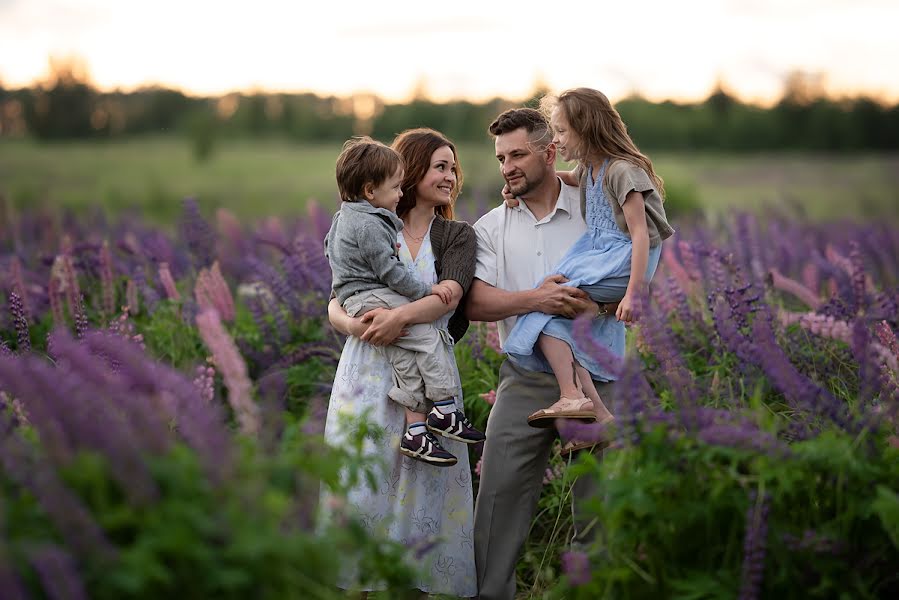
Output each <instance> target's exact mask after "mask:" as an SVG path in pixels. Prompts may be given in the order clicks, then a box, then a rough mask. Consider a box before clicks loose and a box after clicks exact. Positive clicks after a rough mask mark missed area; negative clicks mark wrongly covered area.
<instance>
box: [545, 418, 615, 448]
mask: <svg viewBox="0 0 899 600" xmlns="http://www.w3.org/2000/svg"><path fill="white" fill-rule="evenodd" d="M614 421H615V417H612V416H610V417H606V418H605V419H604V420H603V421H602V423H601V424H602V425H608V424H609V423H613V422H614ZM610 443H611V442H610V440H607V439H601V440H594V441H589V442H585V441H582V440H568V441H567V442H565V443H564V444H562V449H561V450H560V451H559V455H560V456H561V457H562V458H568V457H569V456H571V455H572V454H574V453H575V452H579V451H580V450H589V451H590V452H593V451H594V450H603V449H605V448H608V447H609V444H610Z"/></svg>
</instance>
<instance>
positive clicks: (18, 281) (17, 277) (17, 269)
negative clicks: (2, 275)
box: [10, 256, 32, 319]
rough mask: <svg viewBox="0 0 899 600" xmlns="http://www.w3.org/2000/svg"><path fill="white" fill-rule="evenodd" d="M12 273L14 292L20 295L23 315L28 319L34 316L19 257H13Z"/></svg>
mask: <svg viewBox="0 0 899 600" xmlns="http://www.w3.org/2000/svg"><path fill="white" fill-rule="evenodd" d="M10 271H11V274H10V279H11V280H12V281H11V288H12V291H13V292H15V293H16V294H18V296H19V300H20V301H21V303H22V311H23V314H24V315H25V318H26V319H28V318H30V317H31V316H32V313H31V301H30V300H29V297H28V286H27V285H26V284H25V277H24V274H23V273H22V263H21V262H19V257H18V256H13V258H12V261H11V264H10Z"/></svg>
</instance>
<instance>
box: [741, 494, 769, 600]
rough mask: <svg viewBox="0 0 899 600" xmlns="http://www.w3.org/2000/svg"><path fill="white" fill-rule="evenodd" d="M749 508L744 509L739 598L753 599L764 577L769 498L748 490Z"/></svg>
mask: <svg viewBox="0 0 899 600" xmlns="http://www.w3.org/2000/svg"><path fill="white" fill-rule="evenodd" d="M749 498H750V504H749V509H748V510H747V511H746V534H745V536H744V538H743V568H742V573H741V575H740V595H739V599H740V600H754V599H755V598H758V597H759V594H760V593H761V589H762V582H763V580H764V577H765V551H766V549H767V544H768V510H769V508H770V504H771V503H770V500H769V499H768V497H767V495H766V496H764V497H763V498H761V500H757V499H756V494H755V492H754V491H753V492H750V495H749Z"/></svg>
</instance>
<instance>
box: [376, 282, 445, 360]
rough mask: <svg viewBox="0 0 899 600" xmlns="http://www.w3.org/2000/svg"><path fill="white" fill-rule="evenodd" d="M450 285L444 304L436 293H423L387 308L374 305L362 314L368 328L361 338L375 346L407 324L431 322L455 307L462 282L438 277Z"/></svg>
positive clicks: (385, 343)
mask: <svg viewBox="0 0 899 600" xmlns="http://www.w3.org/2000/svg"><path fill="white" fill-rule="evenodd" d="M440 283H444V284H446V285H448V286H450V287H451V288H452V291H453V293H452V298H450V303H449V304H444V303H443V301H442V300H441V299H440V298H438V297H437V296H425V297H424V298H421V299H420V300H416V301H415V302H410V303H409V304H404V305H403V306H400V307H397V308H394V309H391V310H388V309H386V308H376V309H375V310H373V311H371V312H367V313H365V314H364V315H362V322H363V323H365V324H367V325H366V326H367V327H368V329H367V330H366V331H365V332H364V333H363V334H362V335H361V336H360V337H361V338H362V340H363V341H365V342H368V343H370V344H373V345H375V346H385V345H387V344H391V343H393V341H394V340H395V339H396V338H398V337H400V336H401V335H402V334H403V331H404V330H405V329H406V328H407V327H409V326H410V325H415V324H417V323H432V322H434V321H436V320H437V319H439V318H440V317H442V316H443V315H445V314H447V313H450V312H452V311H454V310H456V307H457V306H459V300H461V299H462V286H461V285H459V283H458V282H457V281H453V280H451V279H447V280H444V281H441V282H440Z"/></svg>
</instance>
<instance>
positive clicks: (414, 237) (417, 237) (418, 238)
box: [403, 223, 430, 243]
mask: <svg viewBox="0 0 899 600" xmlns="http://www.w3.org/2000/svg"><path fill="white" fill-rule="evenodd" d="M428 226H430V223H429V224H428ZM403 231H404V232H407V233H408V234H409V235H408V236H406V234H405V233H404V234H403V237H408V238H409V239H410V240H413V241H416V242H419V243H421V242H423V241H424V239H425V236H426V235H427V234H428V227H425V230H424V232H423V233H422V234H421V235H415V234H414V233H412V230H411V229H410V228H409V226H408V225H406V226H405V227H404V228H403Z"/></svg>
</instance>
